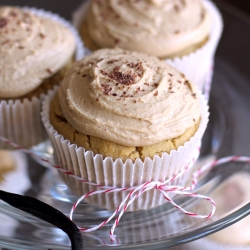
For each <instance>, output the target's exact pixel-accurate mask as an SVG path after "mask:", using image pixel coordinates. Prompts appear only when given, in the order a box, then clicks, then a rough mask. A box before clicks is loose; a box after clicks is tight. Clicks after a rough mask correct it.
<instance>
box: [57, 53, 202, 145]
mask: <svg viewBox="0 0 250 250" xmlns="http://www.w3.org/2000/svg"><path fill="white" fill-rule="evenodd" d="M58 97H59V104H60V106H61V108H62V112H63V115H64V116H65V118H66V119H67V120H68V122H69V123H70V124H71V125H72V126H73V127H74V128H75V129H76V130H77V131H79V132H81V133H83V134H87V135H92V136H96V137H99V138H102V139H106V140H109V141H112V142H115V143H118V144H121V145H124V146H147V145H152V144H155V143H157V142H160V141H164V140H168V139H173V138H176V137H178V136H179V135H182V134H183V133H184V132H185V131H186V129H187V128H190V127H191V126H194V124H195V123H197V122H198V120H199V119H200V114H201V111H200V101H199V100H198V97H197V96H196V89H195V88H194V86H193V85H191V84H190V83H189V82H188V81H187V80H186V78H185V77H184V75H183V74H182V73H180V72H179V71H177V70H176V69H174V68H172V67H171V66H170V65H168V64H166V63H165V62H163V61H160V60H159V59H158V58H156V57H153V56H148V55H145V54H142V53H138V52H130V51H125V50H121V49H102V50H99V51H96V52H95V53H93V54H92V55H90V56H88V57H85V58H84V59H83V60H82V61H79V62H77V63H75V64H74V65H73V67H71V69H70V70H69V71H68V72H67V74H66V76H65V78H64V80H63V82H62V84H61V86H60V87H59V91H58Z"/></svg>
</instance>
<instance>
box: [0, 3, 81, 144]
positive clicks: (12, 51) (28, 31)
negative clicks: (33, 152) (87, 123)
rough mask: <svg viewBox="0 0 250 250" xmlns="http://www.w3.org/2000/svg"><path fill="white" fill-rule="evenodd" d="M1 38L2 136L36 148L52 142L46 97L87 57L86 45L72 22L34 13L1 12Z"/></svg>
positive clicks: (4, 9) (3, 9)
mask: <svg viewBox="0 0 250 250" xmlns="http://www.w3.org/2000/svg"><path fill="white" fill-rule="evenodd" d="M0 34H1V35H0V43H1V50H0V55H1V56H0V64H1V75H0V117H1V119H0V134H1V135H2V136H4V137H6V138H8V139H10V140H12V141H14V142H16V143H18V144H20V145H22V146H23V147H30V146H33V145H36V144H38V143H39V142H41V141H43V140H44V139H45V138H46V133H45V131H44V128H43V125H42V123H41V121H40V114H39V113H40V102H41V97H42V94H46V93H47V91H48V90H49V89H52V88H53V86H54V85H57V84H59V82H60V81H61V79H62V77H63V75H64V73H65V72H66V70H67V68H68V67H69V65H71V64H72V63H73V61H74V60H75V56H76V57H77V59H80V58H82V57H83V46H82V43H81V42H80V40H79V37H78V35H77V32H76V31H75V30H74V28H73V27H71V26H70V25H69V23H68V22H66V21H64V20H63V19H62V18H60V17H59V16H57V15H54V14H51V13H47V12H44V11H41V10H35V9H29V8H15V7H1V8H0ZM0 147H1V148H6V147H7V145H6V144H4V143H2V142H0Z"/></svg>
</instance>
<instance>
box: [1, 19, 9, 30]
mask: <svg viewBox="0 0 250 250" xmlns="http://www.w3.org/2000/svg"><path fill="white" fill-rule="evenodd" d="M7 23H8V21H7V19H6V18H1V19H0V28H3V27H5V26H6V25H7Z"/></svg>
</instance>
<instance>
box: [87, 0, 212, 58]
mask: <svg viewBox="0 0 250 250" xmlns="http://www.w3.org/2000/svg"><path fill="white" fill-rule="evenodd" d="M87 24H88V32H89V34H90V37H91V39H92V40H93V42H94V43H96V45H98V46H99V47H101V48H103V47H115V46H118V47H120V48H123V49H129V50H133V51H140V52H144V53H147V54H150V55H154V56H157V57H169V56H172V55H173V54H175V53H178V52H182V51H183V50H186V49H188V48H190V47H192V46H194V45H196V44H199V43H201V42H203V41H204V40H205V39H206V38H207V37H208V36H209V31H210V16H209V13H208V11H207V10H206V9H205V8H204V7H203V5H202V3H201V0H127V1H120V0H98V1H97V0H92V2H91V4H90V6H89V10H88V15H87Z"/></svg>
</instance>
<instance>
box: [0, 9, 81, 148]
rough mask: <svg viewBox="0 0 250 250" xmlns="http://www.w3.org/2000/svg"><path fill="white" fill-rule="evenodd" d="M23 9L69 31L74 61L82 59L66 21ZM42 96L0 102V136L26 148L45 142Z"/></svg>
mask: <svg viewBox="0 0 250 250" xmlns="http://www.w3.org/2000/svg"><path fill="white" fill-rule="evenodd" d="M23 9H25V10H28V11H31V12H33V13H34V14H36V15H38V16H43V17H46V18H50V19H52V20H55V21H57V22H59V23H61V24H63V25H64V26H66V27H67V28H68V29H70V30H71V32H72V33H73V34H74V36H75V38H76V52H75V60H76V61H77V60H80V59H82V58H83V57H84V55H85V49H84V46H83V42H82V41H81V38H80V36H79V35H78V32H77V31H76V29H75V28H74V27H73V26H72V25H71V24H70V23H69V22H68V21H66V20H64V19H63V18H62V17H60V16H59V15H57V14H53V13H51V12H48V11H45V10H41V9H36V8H29V7H24V8H23ZM42 96H43V95H41V96H40V97H33V98H32V99H31V100H28V99H24V100H23V101H22V102H21V101H20V100H8V101H5V100H0V135H1V136H4V137H6V138H7V139H9V140H11V141H13V142H15V143H17V144H19V145H21V146H22V147H26V148H28V147H31V146H34V145H37V144H38V143H40V142H42V141H44V140H46V139H47V138H48V136H47V133H46V131H45V129H44V126H43V123H42V122H41V116H40V112H41V102H42V98H43V97H42ZM0 148H1V149H13V148H12V147H11V146H8V145H7V144H6V143H3V142H0Z"/></svg>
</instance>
